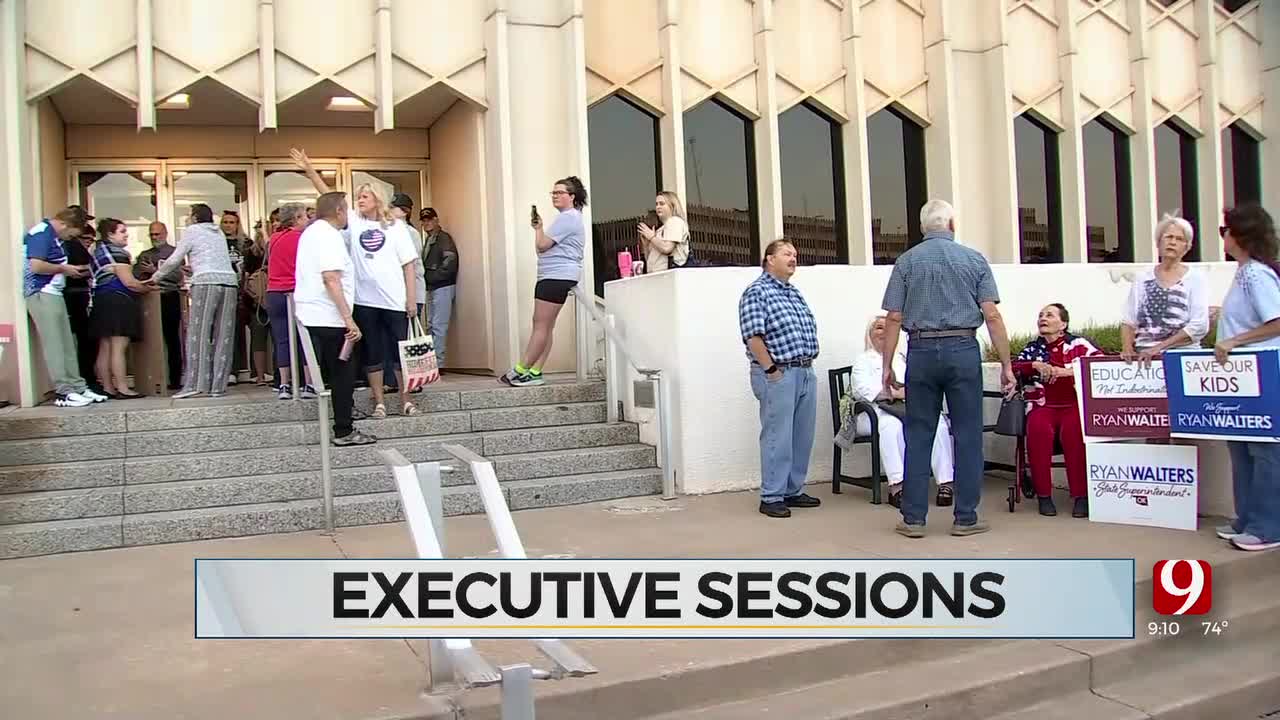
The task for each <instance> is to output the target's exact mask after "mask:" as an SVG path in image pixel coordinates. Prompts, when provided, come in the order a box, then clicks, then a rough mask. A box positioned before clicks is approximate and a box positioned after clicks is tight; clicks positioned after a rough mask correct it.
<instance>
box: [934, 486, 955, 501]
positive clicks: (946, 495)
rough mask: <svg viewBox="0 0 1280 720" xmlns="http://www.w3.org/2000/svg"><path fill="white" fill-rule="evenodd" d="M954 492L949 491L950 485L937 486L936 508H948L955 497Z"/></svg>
mask: <svg viewBox="0 0 1280 720" xmlns="http://www.w3.org/2000/svg"><path fill="white" fill-rule="evenodd" d="M954 493H955V491H954V490H952V489H951V483H947V484H946V485H939V486H938V499H937V503H938V507H949V506H950V505H951V501H952V499H953V498H954V497H955V494H954Z"/></svg>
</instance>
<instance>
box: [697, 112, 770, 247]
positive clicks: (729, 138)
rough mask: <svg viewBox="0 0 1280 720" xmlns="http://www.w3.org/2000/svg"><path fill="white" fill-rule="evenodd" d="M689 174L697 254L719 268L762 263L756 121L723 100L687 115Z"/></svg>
mask: <svg viewBox="0 0 1280 720" xmlns="http://www.w3.org/2000/svg"><path fill="white" fill-rule="evenodd" d="M684 173H685V192H686V193H687V194H688V198H687V204H686V208H685V209H686V214H687V215H688V219H689V235H690V245H691V248H692V251H693V253H694V254H695V255H696V256H697V257H698V259H699V260H704V261H707V262H710V263H712V264H717V265H755V264H756V263H758V262H759V261H760V246H759V244H758V243H757V241H756V238H757V237H758V233H757V230H756V227H757V220H756V193H755V175H756V171H755V155H754V151H753V145H752V139H751V123H750V121H748V120H747V119H746V118H744V117H742V116H741V115H739V114H737V113H736V112H734V111H733V110H730V109H729V107H728V106H727V105H724V104H723V103H721V102H720V101H718V100H708V101H707V102H704V103H702V104H701V105H699V106H697V107H695V108H694V109H692V110H688V111H686V112H685V114H684Z"/></svg>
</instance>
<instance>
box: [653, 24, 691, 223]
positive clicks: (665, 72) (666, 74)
mask: <svg viewBox="0 0 1280 720" xmlns="http://www.w3.org/2000/svg"><path fill="white" fill-rule="evenodd" d="M658 48H659V51H660V52H661V53H662V105H663V107H664V108H665V109H666V113H665V114H664V115H663V116H662V117H661V118H660V119H659V120H658V132H659V135H660V137H659V139H660V141H661V143H662V148H661V149H660V152H661V153H662V187H663V188H664V189H666V190H672V191H674V192H675V193H676V194H677V195H679V196H680V198H681V199H682V200H684V201H685V202H686V203H687V202H688V199H689V194H688V193H687V192H685V183H684V91H683V89H682V87H681V83H680V8H679V5H678V3H677V0H658Z"/></svg>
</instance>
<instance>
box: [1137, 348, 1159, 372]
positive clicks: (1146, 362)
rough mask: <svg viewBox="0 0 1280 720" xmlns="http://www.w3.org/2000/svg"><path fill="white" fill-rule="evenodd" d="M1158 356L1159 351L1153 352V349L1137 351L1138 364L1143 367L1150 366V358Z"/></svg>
mask: <svg viewBox="0 0 1280 720" xmlns="http://www.w3.org/2000/svg"><path fill="white" fill-rule="evenodd" d="M1158 357H1160V353H1158V352H1155V351H1153V350H1143V351H1142V352H1140V353H1138V365H1140V366H1141V367H1143V368H1149V367H1151V360H1152V358H1158Z"/></svg>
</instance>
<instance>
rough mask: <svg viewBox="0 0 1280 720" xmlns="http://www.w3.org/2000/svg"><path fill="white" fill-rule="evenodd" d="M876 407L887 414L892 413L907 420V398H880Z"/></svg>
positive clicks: (903, 420)
mask: <svg viewBox="0 0 1280 720" xmlns="http://www.w3.org/2000/svg"><path fill="white" fill-rule="evenodd" d="M876 407H877V408H879V409H880V410H882V411H884V413H885V414H886V415H892V416H894V417H896V418H898V419H899V420H901V421H902V422H904V423H905V422H906V421H907V401H906V400H879V401H877V402H876Z"/></svg>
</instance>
